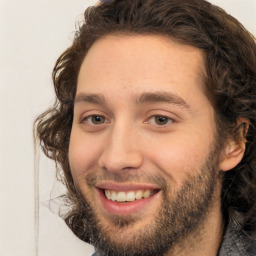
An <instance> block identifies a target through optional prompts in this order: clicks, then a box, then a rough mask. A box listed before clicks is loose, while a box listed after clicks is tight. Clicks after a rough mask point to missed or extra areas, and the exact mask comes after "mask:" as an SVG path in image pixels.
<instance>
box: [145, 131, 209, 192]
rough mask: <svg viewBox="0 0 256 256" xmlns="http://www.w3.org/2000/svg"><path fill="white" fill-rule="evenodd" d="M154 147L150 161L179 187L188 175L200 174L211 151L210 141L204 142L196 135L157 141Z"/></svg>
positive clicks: (153, 144)
mask: <svg viewBox="0 0 256 256" xmlns="http://www.w3.org/2000/svg"><path fill="white" fill-rule="evenodd" d="M152 147H153V148H154V149H153V150H151V151H150V152H149V153H148V159H149V161H151V162H152V163H153V165H154V166H156V167H157V169H160V170H161V171H162V172H164V174H165V175H166V176H167V178H168V179H170V180H171V183H172V184H175V185H176V186H178V187H179V186H181V185H182V183H183V181H184V180H186V179H187V177H188V175H192V176H194V175H196V173H199V172H200V170H201V168H202V167H203V166H204V164H205V160H206V158H207V156H208V154H209V151H210V141H207V140H206V141H205V140H204V141H203V140H202V139H200V136H197V135H196V134H194V135H193V137H186V136H181V137H179V136H172V137H170V138H165V139H163V140H158V141H155V143H152ZM151 149H152V148H151Z"/></svg>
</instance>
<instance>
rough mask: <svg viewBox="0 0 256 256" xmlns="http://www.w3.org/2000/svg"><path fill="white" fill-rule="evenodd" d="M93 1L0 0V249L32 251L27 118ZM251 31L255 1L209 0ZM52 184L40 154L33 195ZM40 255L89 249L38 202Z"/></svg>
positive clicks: (49, 90) (45, 193) (45, 95)
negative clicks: (37, 186) (38, 184)
mask: <svg viewBox="0 0 256 256" xmlns="http://www.w3.org/2000/svg"><path fill="white" fill-rule="evenodd" d="M95 2H96V0H58V1H56V0H31V1H28V0H20V1H18V0H16V1H14V0H0V46H1V48H0V256H34V255H35V235H34V233H35V232H34V231H35V215H34V212H35V210H34V209H35V200H34V199H35V193H34V185H35V184H34V163H33V162H34V160H33V136H32V124H33V120H34V119H35V117H36V116H37V115H38V114H39V113H41V112H42V111H44V110H45V109H46V108H47V107H48V106H49V105H50V104H51V103H52V102H53V99H54V95H53V87H52V84H51V71H52V68H53V65H54V62H55V60H56V59H57V57H58V56H59V55H60V54H61V53H62V51H63V50H64V49H65V48H67V47H68V46H69V45H70V44H71V41H72V38H73V35H74V31H75V21H76V20H81V17H82V14H83V11H84V9H85V8H86V7H87V6H89V5H93V4H94V3H95ZM210 2H213V3H215V4H217V5H219V6H221V7H223V8H224V9H225V10H227V11H228V12H229V13H230V14H232V15H233V16H235V17H236V18H237V19H238V20H240V21H241V22H242V23H243V24H244V25H245V27H247V29H248V30H249V31H251V32H252V33H254V34H256V1H255V0H211V1H210ZM54 186H56V183H55V176H54V164H53V163H52V162H51V161H49V160H47V159H46V158H45V157H44V156H43V155H41V156H40V190H39V192H40V202H41V201H45V200H47V199H49V197H50V193H51V191H52V188H53V187H54ZM39 224H40V225H39V255H40V256H87V255H91V253H92V252H93V248H92V247H91V246H89V245H86V244H85V243H83V242H81V241H80V240H79V239H77V238H76V237H75V236H74V235H73V234H72V232H71V231H70V230H69V229H68V228H67V227H66V225H65V224H64V222H63V220H62V219H61V218H59V217H58V216H57V215H56V214H53V213H52V212H50V211H49V209H48V208H47V207H45V206H43V205H42V204H40V217H39Z"/></svg>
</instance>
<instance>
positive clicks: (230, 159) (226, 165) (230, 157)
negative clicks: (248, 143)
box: [219, 142, 245, 171]
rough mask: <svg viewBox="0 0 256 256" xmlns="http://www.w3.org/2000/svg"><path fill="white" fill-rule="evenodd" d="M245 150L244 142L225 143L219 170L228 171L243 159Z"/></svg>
mask: <svg viewBox="0 0 256 256" xmlns="http://www.w3.org/2000/svg"><path fill="white" fill-rule="evenodd" d="M244 152H245V143H244V142H241V143H239V144H237V143H235V142H230V143H229V145H227V147H226V150H225V152H223V156H222V160H221V162H220V166H219V167H220V170H221V171H229V170H231V169H233V168H234V167H235V166H237V165H238V164H239V163H240V162H241V160H242V159H243V156H244Z"/></svg>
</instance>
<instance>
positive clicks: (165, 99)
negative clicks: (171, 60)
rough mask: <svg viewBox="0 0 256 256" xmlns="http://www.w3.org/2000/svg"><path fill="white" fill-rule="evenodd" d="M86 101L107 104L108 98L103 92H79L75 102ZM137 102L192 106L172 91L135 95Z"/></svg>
mask: <svg viewBox="0 0 256 256" xmlns="http://www.w3.org/2000/svg"><path fill="white" fill-rule="evenodd" d="M79 102H84V103H91V104H97V105H105V104H106V100H105V97H104V95H103V94H96V93H79V94H78V95H77V96H76V98H75V103H79ZM134 102H135V103H136V104H149V103H152V104H154V103H168V104H174V105H177V106H180V107H183V108H186V109H191V107H190V106H189V105H188V104H187V103H186V101H185V100H184V99H182V98H181V97H180V96H178V95H176V94H173V93H170V92H162V91H161V92H146V93H142V94H141V95H139V96H135V97H134Z"/></svg>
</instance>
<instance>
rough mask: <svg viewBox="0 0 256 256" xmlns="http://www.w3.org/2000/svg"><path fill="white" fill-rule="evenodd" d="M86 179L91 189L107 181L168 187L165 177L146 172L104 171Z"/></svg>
mask: <svg viewBox="0 0 256 256" xmlns="http://www.w3.org/2000/svg"><path fill="white" fill-rule="evenodd" d="M85 179H86V183H87V185H88V186H89V187H95V186H96V185H97V184H98V183H100V182H105V181H108V182H109V181H110V182H116V183H132V182H136V183H149V184H155V185H157V186H159V187H161V188H162V189H164V188H167V187H168V183H167V181H166V179H165V178H164V177H162V176H160V175H152V174H146V173H145V172H141V173H139V174H138V173H131V172H129V171H127V172H123V173H119V174H115V173H112V172H108V171H103V172H102V173H100V174H97V172H95V173H89V174H88V175H87V176H86V178H85Z"/></svg>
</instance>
